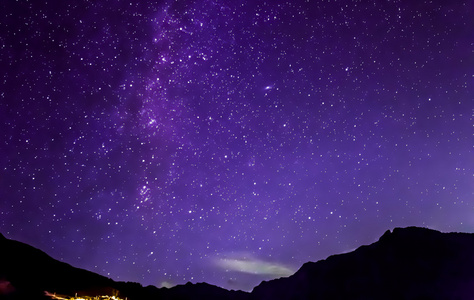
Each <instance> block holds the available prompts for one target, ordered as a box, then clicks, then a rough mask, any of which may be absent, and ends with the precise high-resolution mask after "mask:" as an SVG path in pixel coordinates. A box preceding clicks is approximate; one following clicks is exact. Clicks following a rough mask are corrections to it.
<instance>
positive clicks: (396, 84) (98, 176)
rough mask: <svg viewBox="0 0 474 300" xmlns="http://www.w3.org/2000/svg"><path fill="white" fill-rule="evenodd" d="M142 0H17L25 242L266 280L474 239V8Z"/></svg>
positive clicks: (116, 271)
mask: <svg viewBox="0 0 474 300" xmlns="http://www.w3.org/2000/svg"><path fill="white" fill-rule="evenodd" d="M131 1H133V2H129V1H119V0H99V1H59V0H53V1H33V0H30V1H28V0H20V1H13V0H11V1H10V0H8V1H2V3H1V4H0V7H1V8H0V11H1V13H0V18H1V19H0V20H1V22H0V26H1V35H0V76H1V77H0V84H1V85H0V119H1V122H0V126H1V127H0V138H1V144H0V155H1V160H0V198H1V199H2V200H1V203H0V232H2V233H3V234H4V235H5V236H6V237H7V238H11V239H17V240H20V241H22V242H26V243H28V244H31V245H33V246H35V247H38V248H40V249H41V250H43V251H45V252H47V253H48V254H50V255H51V256H52V257H54V258H57V259H60V260H63V261H65V262H67V263H70V264H72V265H74V266H77V267H81V268H85V269H88V270H91V271H93V272H97V273H99V274H102V275H105V276H108V277H110V278H112V279H114V280H122V281H136V282H140V283H142V284H143V285H149V284H152V285H156V286H158V287H160V286H171V285H175V284H183V283H186V282H187V281H191V282H203V281H206V282H208V283H211V284H215V285H218V286H222V287H225V288H228V289H243V290H251V289H252V287H253V286H255V285H257V284H258V283H259V282H260V281H262V280H268V279H270V278H276V277H281V276H288V275H290V274H291V273H292V272H294V271H295V270H297V269H298V268H299V267H300V266H301V265H302V264H303V263H305V262H307V261H317V260H320V259H324V258H326V257H327V256H329V255H331V254H336V253H341V252H347V251H351V250H353V249H355V248H356V247H358V246H360V245H362V244H368V243H372V242H374V241H375V240H376V239H377V238H378V237H379V236H381V235H382V234H383V232H384V231H386V230H387V229H392V228H394V227H405V226H409V225H416V226H425V227H429V228H433V229H437V230H441V231H464V232H474V200H473V191H474V183H473V176H472V175H473V171H474V170H473V169H474V168H473V166H474V159H473V144H474V143H473V116H472V113H473V109H474V101H473V98H474V96H473V95H474V87H473V70H474V59H473V53H472V50H473V41H474V31H473V28H474V18H473V14H472V12H473V10H474V1H472V0H465V1H462V0H460V1H441V0H434V1H427V0H424V1H422V0H420V1H411V0H401V1H356V0H354V1H348V0H347V1H337V0H332V1H330V0H325V1H323V0H321V1H316V0H308V1H304V0H297V1H266V2H265V1H240V0H238V1H234V0H232V1H230V0H222V1H220V0H196V1H149V0H147V1H135V0H131ZM46 2H47V3H46Z"/></svg>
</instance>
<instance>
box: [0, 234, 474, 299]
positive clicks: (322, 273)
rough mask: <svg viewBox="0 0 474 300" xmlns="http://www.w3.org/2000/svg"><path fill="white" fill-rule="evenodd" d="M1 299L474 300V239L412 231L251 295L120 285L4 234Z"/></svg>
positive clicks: (199, 287)
mask: <svg viewBox="0 0 474 300" xmlns="http://www.w3.org/2000/svg"><path fill="white" fill-rule="evenodd" d="M0 256H1V258H2V259H1V262H0V299H51V297H49V296H46V295H45V291H48V292H49V293H51V294H54V293H56V295H69V296H74V295H76V294H77V295H82V296H90V297H93V296H98V295H114V296H118V297H120V298H122V299H125V298H127V299H131V300H136V299H176V300H177V299H183V300H184V299H229V300H231V299H235V300H240V299H241V300H266V299H288V300H290V299H291V300H300V299H301V300H303V299H316V300H318V299H348V300H349V299H350V300H356V299H397V300H399V299H413V300H422V299H423V300H425V299H440V300H441V299H452V300H457V299H459V300H474V234H468V233H441V232H438V231H434V230H430V229H425V228H417V227H409V228H395V229H394V230H393V232H390V231H387V232H386V233H385V234H384V235H383V236H382V237H381V238H380V239H379V240H378V241H377V242H375V243H373V244H371V245H368V246H362V247H360V248H358V249H357V250H355V251H353V252H350V253H346V254H339V255H334V256H330V257H328V258H327V259H325V260H321V261H318V262H309V263H306V264H304V265H303V266H302V267H301V268H300V269H299V270H298V271H297V272H296V273H295V274H294V275H292V276H290V277H288V278H281V279H275V280H272V281H268V282H262V283H261V284H260V285H258V286H257V287H255V288H254V290H253V291H252V292H251V293H245V292H241V291H228V290H225V289H222V288H219V287H216V286H212V285H209V284H206V283H199V284H191V283H188V284H186V285H180V286H176V287H173V288H171V289H167V288H161V289H159V288H156V287H154V286H147V287H142V286H141V285H140V284H138V283H132V282H115V281H113V280H111V279H109V278H106V277H104V276H101V275H98V274H95V273H92V272H89V271H86V270H83V269H78V268H74V267H72V266H70V265H68V264H66V263H63V262H59V261H57V260H55V259H53V258H51V257H50V256H48V255H47V254H46V253H44V252H42V251H40V250H38V249H36V248H33V247H31V246H29V245H27V244H24V243H21V242H18V241H14V240H9V239H7V238H5V237H4V236H3V235H1V234H0Z"/></svg>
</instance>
